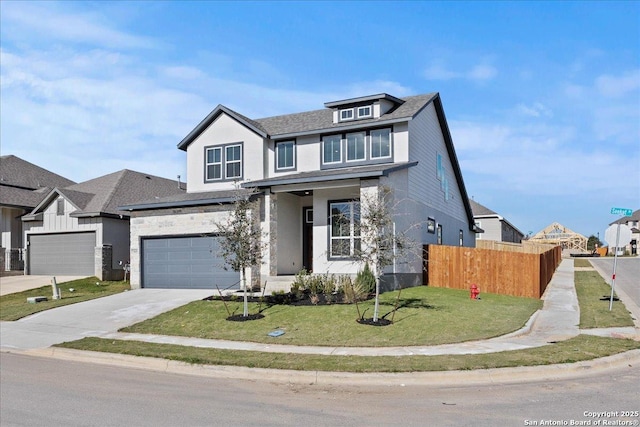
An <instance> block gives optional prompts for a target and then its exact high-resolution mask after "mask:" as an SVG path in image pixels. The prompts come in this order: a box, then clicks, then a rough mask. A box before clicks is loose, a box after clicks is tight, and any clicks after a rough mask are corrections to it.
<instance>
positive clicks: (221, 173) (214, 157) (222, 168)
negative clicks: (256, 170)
mask: <svg viewBox="0 0 640 427" xmlns="http://www.w3.org/2000/svg"><path fill="white" fill-rule="evenodd" d="M242 169H243V166H242V143H236V144H229V145H223V146H216V147H206V148H205V181H224V180H235V179H241V178H242Z"/></svg>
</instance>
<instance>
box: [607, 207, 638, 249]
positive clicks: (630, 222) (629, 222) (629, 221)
mask: <svg viewBox="0 0 640 427" xmlns="http://www.w3.org/2000/svg"><path fill="white" fill-rule="evenodd" d="M613 224H625V225H626V226H627V227H629V228H630V229H631V242H629V244H627V245H626V247H625V251H626V252H627V253H628V254H630V255H638V245H639V244H640V209H638V210H636V211H634V212H633V213H632V214H631V216H625V217H623V218H620V219H619V220H617V221H613V222H612V223H611V224H609V225H613ZM610 246H612V245H610ZM610 253H612V254H613V248H611V249H610Z"/></svg>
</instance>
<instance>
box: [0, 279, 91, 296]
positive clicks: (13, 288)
mask: <svg viewBox="0 0 640 427" xmlns="http://www.w3.org/2000/svg"><path fill="white" fill-rule="evenodd" d="M84 277H85V276H56V282H57V283H64V282H69V281H71V280H77V279H82V278H84ZM51 280H53V276H25V275H19V276H2V277H0V295H6V294H13V293H15V292H22V291H26V290H28V289H34V288H39V287H41V286H47V285H51Z"/></svg>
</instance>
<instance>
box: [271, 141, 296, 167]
mask: <svg viewBox="0 0 640 427" xmlns="http://www.w3.org/2000/svg"><path fill="white" fill-rule="evenodd" d="M295 150H296V145H295V143H294V142H293V141H283V142H276V169H278V170H284V169H295V167H296V160H295V158H296V151H295Z"/></svg>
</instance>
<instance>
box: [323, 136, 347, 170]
mask: <svg viewBox="0 0 640 427" xmlns="http://www.w3.org/2000/svg"><path fill="white" fill-rule="evenodd" d="M332 136H337V137H338V138H339V143H338V146H339V147H340V159H339V160H337V161H333V162H325V158H324V145H325V142H326V141H325V138H328V137H332ZM342 151H343V150H342V135H327V136H325V137H323V138H322V164H323V165H337V164H340V163H342Z"/></svg>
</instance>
